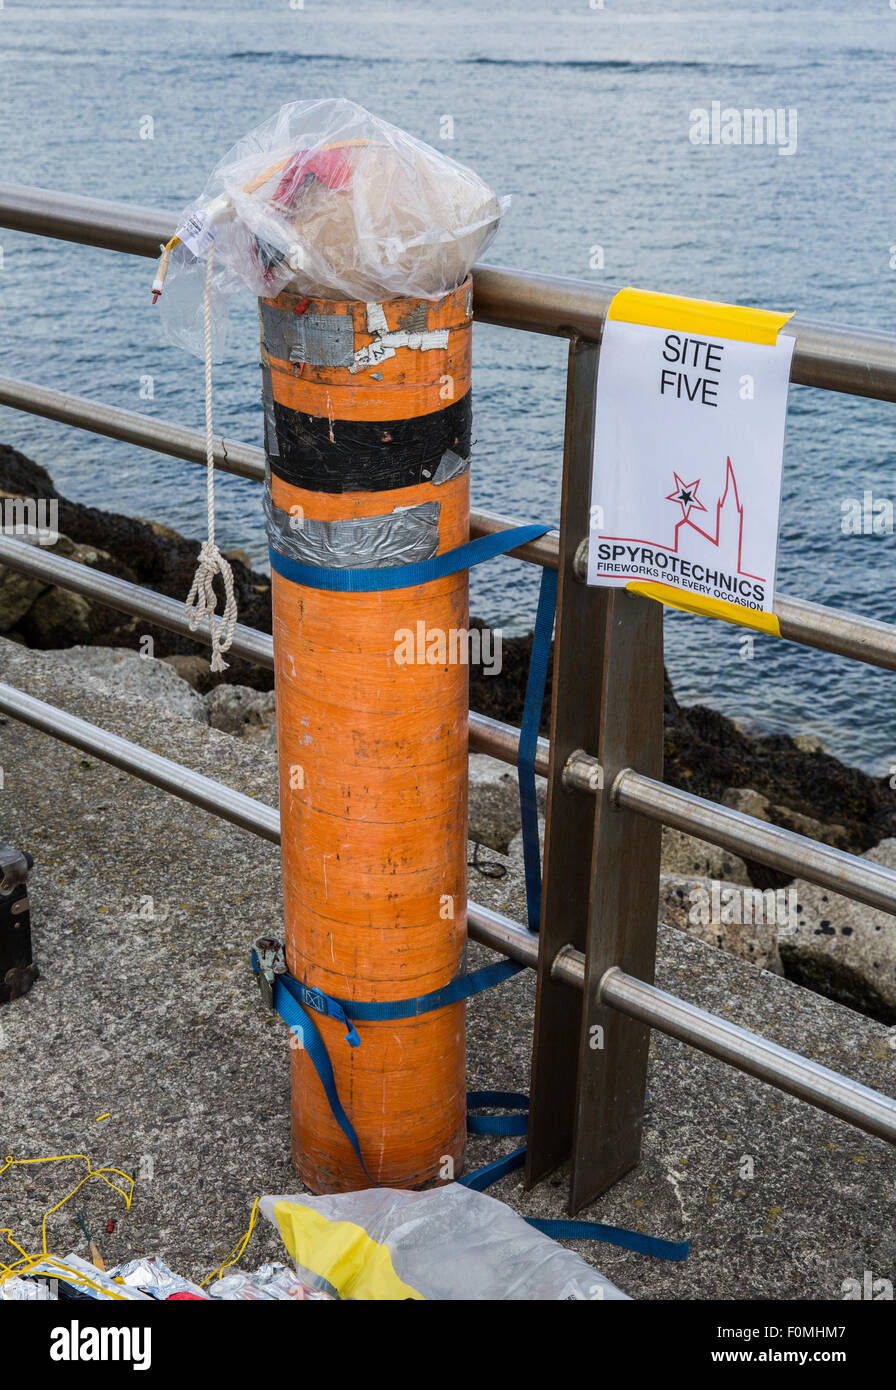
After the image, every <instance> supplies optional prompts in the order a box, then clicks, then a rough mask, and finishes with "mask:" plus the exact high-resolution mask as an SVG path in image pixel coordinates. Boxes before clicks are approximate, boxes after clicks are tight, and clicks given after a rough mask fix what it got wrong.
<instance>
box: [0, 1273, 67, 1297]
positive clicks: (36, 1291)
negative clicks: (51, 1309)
mask: <svg viewBox="0 0 896 1390" xmlns="http://www.w3.org/2000/svg"><path fill="white" fill-rule="evenodd" d="M58 1297H59V1295H58V1293H57V1292H56V1291H55V1289H54V1287H53V1285H52V1284H50V1283H49V1282H48V1281H47V1280H46V1279H21V1278H19V1277H18V1276H16V1277H14V1278H12V1279H5V1280H4V1281H3V1283H2V1284H0V1303H52V1302H53V1301H54V1300H55V1299H57V1298H58Z"/></svg>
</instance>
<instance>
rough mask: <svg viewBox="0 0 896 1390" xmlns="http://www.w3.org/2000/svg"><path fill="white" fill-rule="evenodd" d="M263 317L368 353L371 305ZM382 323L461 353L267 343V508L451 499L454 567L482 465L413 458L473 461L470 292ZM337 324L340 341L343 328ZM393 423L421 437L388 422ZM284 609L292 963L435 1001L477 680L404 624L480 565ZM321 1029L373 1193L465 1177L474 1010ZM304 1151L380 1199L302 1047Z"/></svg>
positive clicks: (449, 944)
mask: <svg viewBox="0 0 896 1390" xmlns="http://www.w3.org/2000/svg"><path fill="white" fill-rule="evenodd" d="M266 307H267V309H268V310H271V309H273V310H275V311H279V312H280V315H281V317H280V318H279V320H278V322H280V323H283V324H285V325H286V330H285V331H286V335H287V337H286V339H282V338H276V341H275V346H277V347H278V350H279V351H281V352H283V351H285V349H284V348H283V346H282V343H283V341H288V335H289V319H288V317H283V315H294V316H295V317H296V318H298V317H300V316H303V317H304V316H310V318H306V323H312V324H313V323H314V322H316V321H321V320H318V316H324V317H326V319H327V321H329V320H331V319H334V318H341V319H346V318H347V319H350V320H351V330H350V341H351V342H353V344H354V349H355V351H357V350H358V349H361V348H364V347H365V346H367V345H369V344H370V343H372V342H374V338H375V335H372V334H371V333H369V332H368V331H367V310H366V306H365V305H363V304H358V303H354V302H349V301H345V302H337V301H332V300H310V301H306V300H303V299H298V298H297V297H295V296H290V295H288V294H281V295H280V296H279V297H278V298H277V299H273V300H268V301H263V302H262V313H263V314H264V310H265V308H266ZM382 309H383V311H384V313H385V315H386V320H387V325H388V328H389V330H390V331H394V330H395V329H396V328H398V329H400V327H401V325H402V323H409V324H413V325H415V326H416V328H417V329H420V327H421V325H425V327H424V328H423V330H422V331H423V332H432V331H433V330H438V329H447V331H448V342H447V346H444V347H441V346H439V347H430V348H428V349H427V350H421V349H420V348H419V347H416V346H398V347H396V349H395V352H394V356H391V357H387V358H386V359H385V360H383V361H381V362H378V363H376V364H374V365H372V366H370V367H364V368H363V369H362V370H360V371H356V372H351V371H349V368H348V367H347V366H346V365H324V364H321V363H320V362H318V363H317V364H315V363H314V362H311V361H306V362H297V361H294V360H293V361H290V360H288V358H287V357H284V356H279V357H278V356H276V355H275V354H274V353H272V352H271V351H270V345H269V347H268V348H266V347H265V332H264V328H263V333H262V362H263V367H265V368H267V369H268V371H269V376H267V378H266V379H267V381H268V382H269V398H268V401H267V407H268V411H269V425H268V429H269V441H268V443H269V448H268V455H269V462H270V490H271V498H272V501H273V503H274V504H275V506H276V507H278V508H280V509H282V511H284V512H287V513H291V514H292V515H294V516H296V517H298V518H300V519H313V520H317V521H339V520H344V519H346V518H360V517H369V516H384V515H386V514H388V513H391V512H393V511H394V509H396V508H406V507H410V506H415V505H416V504H417V503H421V502H437V503H438V504H439V518H438V551H439V553H441V552H443V551H446V550H452V549H454V548H456V547H457V546H460V545H462V544H463V543H464V542H465V541H466V540H467V539H468V536H469V470H468V468H465V469H464V470H463V471H462V472H460V473H459V475H457V476H453V477H451V478H449V480H448V481H445V482H434V481H431V480H428V479H427V478H426V477H425V476H423V472H429V473H430V474H431V469H424V470H423V472H421V471H420V468H419V464H418V462H417V460H418V457H421V458H422V457H424V456H425V455H426V452H427V449H430V450H431V449H432V447H433V440H435V441H436V447H437V448H441V447H442V445H443V444H447V445H448V446H449V447H453V448H454V449H455V450H456V451H457V453H459V454H460V455H461V456H464V455H465V454H468V452H469V438H468V434H469V431H468V425H467V428H466V433H465V432H464V420H465V419H466V420H467V422H468V421H469V399H470V398H469V391H470V360H471V352H470V348H471V319H472V291H471V288H470V282H469V280H468V281H467V282H466V284H465V285H463V286H461V287H460V288H459V289H458V290H455V291H453V292H452V293H450V294H449V295H447V296H445V298H443V299H442V300H440V301H438V302H437V303H433V302H431V301H428V300H389V301H386V302H385V303H384V304H383V305H382ZM339 327H341V328H342V330H343V337H342V340H341V341H342V342H343V343H344V342H345V340H346V339H345V334H346V333H349V330H348V328H347V325H346V324H345V323H344V322H343V323H342V324H341V325H339ZM412 341H413V340H412ZM295 355H296V354H295V352H293V353H292V356H293V357H295ZM271 397H272V400H271ZM275 414H276V425H273V429H274V431H275V438H276V441H277V443H276V452H275V451H274V450H273V449H272V448H271V438H270V431H271V428H272V417H273V416H274V415H275ZM395 422H406V423H404V424H401V425H400V426H399V428H397V429H396V428H390V425H394V424H395ZM418 439H419V442H420V448H419V449H418V448H417V447H416V441H417V440H418ZM343 441H344V442H343ZM356 442H357V445H358V449H359V450H361V451H364V450H367V451H372V454H373V456H374V457H375V466H371V467H370V469H369V470H368V469H367V468H366V466H365V465H364V464H363V463H356V462H353V461H352V455H353V452H354V445H355V443H356ZM393 454H394V455H395V459H396V462H395V465H394V467H393V465H392V455H393ZM321 459H322V460H323V461H322V462H321ZM343 465H344V467H343ZM368 474H369V476H368ZM345 484H347V490H338V489H339V488H341V487H342V486H343V485H345ZM318 563H321V564H325V563H326V561H325V560H321V561H319V562H318ZM369 566H370V562H369V561H367V562H364V561H362V562H361V563H360V564H358V565H357V566H356V567H358V568H364V567H369ZM272 595H273V633H274V666H275V680H276V700H277V741H278V750H279V773H280V808H281V823H282V861H283V887H284V899H285V904H284V913H285V924H286V932H285V946H286V958H287V964H288V967H289V970H290V972H291V973H292V974H293V975H294V976H295V977H296V978H297V979H299V980H302V981H304V982H305V983H307V984H308V985H311V986H314V987H317V988H318V989H321V990H323V991H324V992H325V993H326V994H329V995H333V996H336V997H337V998H342V999H347V1000H351V999H359V1000H378V1001H379V1000H398V999H406V998H413V997H415V996H417V995H421V994H426V993H428V992H429V991H431V990H435V989H438V988H440V987H441V986H443V985H445V984H447V983H448V982H449V981H451V980H452V979H454V978H455V977H456V976H457V975H458V974H460V973H461V970H462V966H463V954H464V944H465V939H466V901H467V894H466V844H467V712H468V698H469V697H468V669H467V666H466V664H465V663H464V662H461V661H456V660H455V661H454V662H450V661H440V664H428V663H427V662H425V661H424V662H420V661H419V660H418V661H416V662H412V663H409V664H408V663H405V664H403V663H402V662H401V661H399V660H397V659H396V657H397V653H398V649H399V635H400V633H401V630H408V629H409V630H410V631H411V632H412V633H414V634H415V635H416V634H417V633H418V631H419V629H418V623H422V624H423V629H422V630H423V631H424V632H429V633H432V632H433V631H434V630H435V631H436V632H441V633H444V634H449V633H451V632H452V631H454V632H463V631H465V630H466V628H467V625H468V609H469V604H468V576H467V572H466V571H463V572H461V573H460V574H454V575H450V576H447V577H446V578H443V579H439V580H435V581H433V582H431V583H429V584H423V585H417V586H414V587H408V588H403V589H396V590H390V591H385V592H373V593H360V594H350V593H336V592H330V591H325V590H320V589H317V588H307V587H305V586H303V585H299V584H296V583H293V582H292V581H290V580H287V579H285V578H283V577H281V576H280V575H279V574H277V573H276V572H275V573H273V574H272ZM420 654H421V653H420V652H419V651H418V653H417V655H418V656H419V655H420ZM424 654H425V653H424ZM439 655H441V654H439ZM314 1021H315V1023H316V1024H317V1026H318V1028H319V1031H320V1033H321V1036H322V1038H323V1040H324V1043H325V1046H326V1048H327V1052H328V1054H329V1057H330V1060H331V1062H332V1065H333V1071H334V1074H335V1079H336V1086H337V1089H338V1092H339V1096H340V1099H341V1101H342V1104H343V1106H344V1108H345V1110H346V1112H347V1114H348V1116H349V1118H350V1120H351V1122H352V1124H353V1125H354V1127H355V1130H356V1133H357V1135H358V1140H359V1143H360V1148H361V1152H362V1154H363V1155H364V1161H365V1164H366V1167H367V1170H368V1173H369V1174H370V1178H371V1179H372V1180H373V1181H374V1182H376V1183H379V1184H382V1185H384V1186H390V1187H422V1186H425V1185H428V1184H431V1183H434V1182H437V1181H439V1180H440V1179H442V1180H444V1179H446V1178H451V1177H454V1176H457V1175H458V1174H459V1172H460V1170H461V1167H462V1164H463V1155H464V1144H465V1129H466V1096H465V1044H464V1004H463V1003H458V1004H454V1005H450V1006H449V1007H447V1008H442V1009H439V1010H435V1011H432V1012H430V1013H426V1014H422V1015H420V1016H419V1017H416V1018H411V1019H405V1020H398V1021H395V1022H372V1023H359V1024H358V1025H357V1027H358V1033H359V1036H360V1038H361V1044H360V1046H359V1047H356V1048H352V1047H350V1046H349V1045H348V1043H347V1042H346V1041H345V1027H344V1025H341V1024H340V1023H339V1022H338V1021H336V1020H334V1019H330V1018H327V1017H322V1016H320V1015H315V1019H314ZM292 1144H293V1147H292V1152H293V1162H294V1164H295V1167H296V1169H297V1171H298V1173H299V1176H300V1177H301V1179H302V1181H303V1182H304V1183H305V1184H306V1185H307V1186H308V1187H309V1188H310V1189H311V1190H312V1191H313V1192H339V1191H346V1190H351V1189H357V1188H360V1187H365V1186H367V1185H368V1182H367V1179H366V1178H365V1176H364V1173H363V1171H362V1169H361V1168H360V1165H359V1164H358V1161H357V1158H356V1156H355V1154H354V1152H353V1150H352V1148H351V1145H350V1144H349V1142H348V1140H347V1139H346V1137H345V1136H344V1134H343V1132H342V1130H341V1129H340V1127H339V1125H338V1124H337V1122H336V1120H335V1119H334V1117H333V1115H332V1113H331V1111H330V1107H329V1104H328V1102H327V1099H326V1096H325V1094H324V1090H323V1087H322V1085H321V1083H320V1081H319V1079H318V1076H317V1073H316V1072H315V1069H314V1067H313V1065H312V1063H311V1061H310V1060H309V1058H308V1057H307V1055H306V1054H305V1052H304V1051H303V1050H302V1049H301V1048H295V1049H293V1050H292Z"/></svg>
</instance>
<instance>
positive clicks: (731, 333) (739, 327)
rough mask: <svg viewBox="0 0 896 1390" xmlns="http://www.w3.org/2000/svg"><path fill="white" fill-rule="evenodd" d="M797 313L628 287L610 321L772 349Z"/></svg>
mask: <svg viewBox="0 0 896 1390" xmlns="http://www.w3.org/2000/svg"><path fill="white" fill-rule="evenodd" d="M795 312H796V310H794V309H791V310H790V312H789V313H787V314H782V313H774V312H773V311H772V310H770V309H744V308H742V307H741V306H740V305H739V304H717V303H716V302H715V300H712V299H684V298H682V296H681V295H677V294H654V293H653V291H652V290H637V289H635V288H634V286H628V287H627V288H626V289H624V290H620V291H619V293H618V294H616V295H614V297H613V300H612V302H611V304H610V307H609V309H608V310H607V318H608V319H619V320H621V321H622V322H623V323H643V324H644V325H645V326H646V327H647V328H672V329H676V330H678V331H679V332H681V333H697V334H700V335H702V336H704V337H707V336H708V337H716V338H731V339H733V340H734V341H735V342H741V343H766V344H768V345H769V346H771V345H773V344H774V343H775V342H776V341H777V338H778V334H779V332H780V331H781V329H782V328H783V327H784V324H785V323H787V322H788V320H789V319H792V318H793V315H794V313H795Z"/></svg>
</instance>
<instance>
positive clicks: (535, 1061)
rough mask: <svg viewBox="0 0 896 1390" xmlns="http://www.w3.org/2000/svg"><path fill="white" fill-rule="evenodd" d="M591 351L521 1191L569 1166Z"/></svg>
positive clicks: (569, 495)
mask: <svg viewBox="0 0 896 1390" xmlns="http://www.w3.org/2000/svg"><path fill="white" fill-rule="evenodd" d="M597 361H598V347H597V344H596V343H593V342H590V341H585V340H582V339H577V338H574V339H573V340H572V342H571V343H570V350H569V368H568V373H567V388H566V438H565V446H564V463H563V497H562V503H561V522H560V551H559V587H558V599H557V627H556V632H555V637H554V674H553V694H552V713H551V767H550V775H549V778H548V805H547V828H546V834H545V850H544V881H543V886H542V910H541V934H540V938H539V963H538V992H537V1002H536V1010H535V1034H534V1040H533V1050H532V1078H531V1084H530V1111H529V1136H528V1147H527V1155H526V1185H527V1186H529V1187H531V1186H532V1185H533V1184H535V1183H537V1182H538V1181H539V1180H540V1179H541V1178H543V1177H544V1176H545V1175H546V1174H547V1173H549V1172H550V1171H551V1170H552V1169H554V1168H556V1167H557V1166H558V1165H559V1164H560V1163H562V1162H564V1160H565V1159H566V1158H567V1157H568V1156H569V1153H570V1150H571V1147H572V1142H573V1127H574V1126H573V1121H574V1114H575V1102H576V1072H577V1065H578V1063H577V1058H578V1051H579V1039H580V1035H581V1018H582V999H581V995H580V994H579V992H578V991H577V990H571V989H570V988H569V986H568V985H566V984H563V983H562V982H560V981H558V980H557V979H555V978H554V977H553V976H552V974H551V966H552V963H553V961H554V958H555V956H556V955H557V952H558V951H559V950H561V948H562V947H564V946H572V947H574V948H576V949H578V950H580V951H584V949H585V940H586V927H587V921H588V904H589V897H590V873H589V866H590V862H591V853H592V843H593V839H594V822H595V815H596V800H595V797H594V796H593V795H591V794H589V793H583V792H581V791H577V790H576V789H574V788H570V787H567V786H566V785H565V783H564V781H563V767H564V765H565V763H566V760H567V759H568V757H569V756H570V754H571V753H573V752H575V751H576V750H577V749H579V748H584V749H586V750H588V751H589V752H590V751H592V750H596V748H597V744H598V737H599V732H600V710H599V707H598V701H597V694H596V692H597V677H598V673H599V672H600V669H601V653H600V634H601V632H602V631H603V630H604V627H605V614H606V609H607V605H608V602H609V594H608V591H606V590H602V589H589V588H586V587H585V585H584V584H582V583H581V582H580V581H579V580H578V579H577V578H576V576H575V573H574V569H573V562H574V559H575V553H576V549H577V547H578V544H579V542H580V540H581V538H582V534H583V532H584V531H586V530H587V524H588V523H587V518H588V506H589V502H590V493H591V450H592V442H593V438H594V401H595V389H596V385H597Z"/></svg>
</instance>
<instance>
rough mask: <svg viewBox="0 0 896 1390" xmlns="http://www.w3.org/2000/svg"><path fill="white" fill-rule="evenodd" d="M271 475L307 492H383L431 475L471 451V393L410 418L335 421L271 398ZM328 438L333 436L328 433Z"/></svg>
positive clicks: (425, 479)
mask: <svg viewBox="0 0 896 1390" xmlns="http://www.w3.org/2000/svg"><path fill="white" fill-rule="evenodd" d="M273 404H274V421H275V425H276V432H277V449H278V453H277V455H276V456H275V455H273V454H272V453H271V452H270V449H269V451H268V462H269V463H270V467H271V473H272V474H273V475H274V476H275V477H277V478H280V479H281V480H282V481H283V482H284V483H290V484H292V486H293V487H301V488H305V489H307V490H308V491H309V492H385V491H387V490H388V489H389V488H399V487H414V486H416V485H417V484H419V483H427V482H430V481H431V480H432V478H433V477H434V476H435V474H436V472H437V470H438V467H439V464H440V463H441V461H442V459H443V457H444V456H445V454H447V453H454V454H458V455H460V457H461V458H463V459H466V458H468V457H469V454H470V434H471V430H472V418H473V406H472V392H470V391H468V392H467V394H466V395H465V396H462V397H461V398H460V400H458V401H452V402H451V404H450V405H447V406H446V407H445V409H444V410H434V411H432V412H431V413H430V414H429V415H417V416H415V417H414V418H413V419H411V420H376V421H371V420H334V421H333V422H332V424H331V423H330V421H329V420H328V419H326V417H323V418H322V417H320V416H317V415H306V414H305V413H304V412H303V411H300V410H288V409H287V407H286V406H283V405H279V404H278V403H277V402H276V401H274V403H273ZM331 436H332V437H331Z"/></svg>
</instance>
